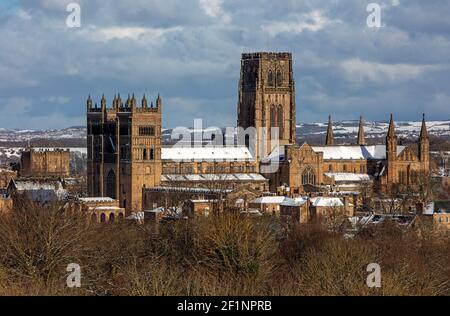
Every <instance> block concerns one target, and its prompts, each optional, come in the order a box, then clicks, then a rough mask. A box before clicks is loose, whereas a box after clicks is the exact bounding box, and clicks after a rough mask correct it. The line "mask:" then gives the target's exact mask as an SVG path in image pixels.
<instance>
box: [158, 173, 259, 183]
mask: <svg viewBox="0 0 450 316" xmlns="http://www.w3.org/2000/svg"><path fill="white" fill-rule="evenodd" d="M161 180H162V181H166V182H170V181H176V182H179V181H267V179H266V178H264V177H263V176H262V175H261V174H259V173H222V174H210V173H208V174H163V175H162V177H161Z"/></svg>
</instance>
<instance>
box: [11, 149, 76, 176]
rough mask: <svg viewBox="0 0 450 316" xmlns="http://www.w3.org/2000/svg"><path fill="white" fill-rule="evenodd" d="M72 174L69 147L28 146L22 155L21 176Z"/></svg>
mask: <svg viewBox="0 0 450 316" xmlns="http://www.w3.org/2000/svg"><path fill="white" fill-rule="evenodd" d="M69 176H70V151H69V150H68V149H66V150H64V149H55V150H50V149H35V148H28V149H26V150H24V151H23V152H22V155H21V157H20V171H19V177H62V178H66V177H69Z"/></svg>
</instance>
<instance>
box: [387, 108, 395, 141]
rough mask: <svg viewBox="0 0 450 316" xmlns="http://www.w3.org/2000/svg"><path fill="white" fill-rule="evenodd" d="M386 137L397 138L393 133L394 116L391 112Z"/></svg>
mask: <svg viewBox="0 0 450 316" xmlns="http://www.w3.org/2000/svg"><path fill="white" fill-rule="evenodd" d="M387 137H388V138H397V136H396V135H395V125H394V116H393V115H392V113H391V120H390V122H389V129H388V133H387Z"/></svg>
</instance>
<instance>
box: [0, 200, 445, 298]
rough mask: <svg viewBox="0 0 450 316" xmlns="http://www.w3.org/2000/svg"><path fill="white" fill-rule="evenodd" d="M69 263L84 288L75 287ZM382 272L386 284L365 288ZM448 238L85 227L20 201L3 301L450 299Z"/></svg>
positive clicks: (239, 226) (230, 217)
mask: <svg viewBox="0 0 450 316" xmlns="http://www.w3.org/2000/svg"><path fill="white" fill-rule="evenodd" d="M70 263H76V264H79V266H80V268H81V287H80V288H68V287H67V285H66V278H67V276H68V275H69V272H67V271H66V268H67V265H68V264H70ZM371 263H377V264H379V265H380V267H381V288H369V287H368V286H367V284H366V280H367V277H368V275H369V272H367V266H368V265H369V264H371ZM449 263H450V241H449V239H445V238H435V237H433V236H432V235H431V234H430V235H428V234H427V233H426V232H425V233H422V234H421V235H420V237H418V234H417V233H416V232H415V231H413V230H410V231H407V232H403V231H401V230H399V229H398V228H397V226H395V225H394V224H390V223H386V224H384V226H382V227H379V228H378V229H377V230H373V231H364V232H363V233H362V234H360V235H359V236H358V237H356V238H352V239H345V238H344V237H343V236H342V234H340V233H339V232H336V233H330V232H327V231H324V230H323V229H321V228H320V226H308V227H306V226H296V225H293V226H289V225H284V224H282V223H281V222H278V221H277V220H276V219H274V218H273V217H259V218H250V217H245V218H244V217H242V216H240V215H238V214H222V215H214V216H210V217H209V218H197V219H192V220H182V221H174V222H170V223H166V224H163V225H159V226H156V225H154V224H146V225H137V224H134V223H131V222H123V223H117V224H111V225H98V224H89V225H88V224H87V222H86V218H85V217H84V216H83V215H81V214H79V213H77V212H73V211H70V210H68V209H64V208H61V207H60V206H59V205H52V206H46V207H38V206H36V205H31V204H29V203H28V202H23V203H22V204H21V206H20V207H17V208H16V209H15V210H14V211H13V212H11V213H10V214H7V215H2V216H1V217H0V295H256V296H259V295H449V294H450V264H449Z"/></svg>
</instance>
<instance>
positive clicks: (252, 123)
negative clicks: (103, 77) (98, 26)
mask: <svg viewBox="0 0 450 316" xmlns="http://www.w3.org/2000/svg"><path fill="white" fill-rule="evenodd" d="M106 103H107V102H106V99H105V97H104V96H103V97H102V99H101V102H100V106H97V104H95V105H94V106H93V101H92V99H91V97H90V96H89V98H88V100H87V134H88V136H87V146H88V160H87V174H88V193H89V195H90V196H92V197H110V198H112V199H116V200H118V201H119V205H118V206H117V207H120V208H125V210H126V213H127V215H128V214H130V213H131V212H135V211H141V210H142V209H143V208H145V207H154V206H155V205H154V204H158V203H155V199H157V198H158V195H161V194H162V192H168V194H172V195H173V196H177V195H178V196H179V195H180V192H182V193H183V196H184V197H186V198H191V197H196V198H199V197H201V196H203V197H207V198H213V199H214V198H217V197H218V196H219V197H221V196H223V195H222V193H225V194H226V195H230V196H232V197H233V200H234V201H240V200H246V199H248V198H249V197H252V198H255V195H256V193H255V192H259V195H265V194H269V191H270V192H271V194H274V193H280V192H282V194H283V195H288V196H291V197H297V196H301V195H303V194H305V193H308V192H321V191H324V190H328V191H330V188H333V187H334V186H335V185H336V184H339V185H340V186H341V187H342V188H345V187H346V186H351V187H353V188H354V187H356V186H357V185H359V184H360V183H363V182H366V181H371V182H373V183H375V184H377V185H378V186H379V187H380V188H386V187H388V186H389V185H392V184H402V185H414V184H415V183H417V181H418V177H419V176H420V175H421V174H423V173H428V171H429V138H428V133H427V129H426V124H425V116H424V118H423V123H422V130H421V133H420V137H419V140H418V148H419V149H418V152H417V153H415V151H414V150H413V149H412V148H411V147H405V146H401V145H398V144H397V137H396V133H395V125H394V120H393V117H392V116H391V121H390V124H389V130H388V132H387V137H386V142H385V144H378V145H367V144H366V141H365V137H364V123H363V119H362V118H361V120H360V124H359V132H358V138H357V140H356V142H355V144H351V145H336V144H335V142H334V136H333V126H332V119H331V117H329V122H328V129H327V135H326V140H325V145H324V146H311V145H309V144H307V143H304V144H303V145H298V144H297V143H296V105H295V82H294V76H293V62H292V55H291V54H290V53H267V52H261V53H251V54H242V60H241V73H240V80H239V92H238V105H237V117H238V120H237V123H238V127H241V128H243V129H245V130H247V129H250V128H253V129H255V130H256V132H255V135H256V140H255V143H256V146H254V148H253V150H252V146H251V144H250V141H251V140H250V139H249V138H247V136H246V137H245V143H238V145H234V144H233V145H207V146H201V147H198V146H192V145H191V144H188V145H182V146H178V145H177V146H172V147H166V146H162V141H161V116H162V100H161V97H160V96H159V95H158V97H157V99H156V105H155V106H153V103H151V104H150V105H148V102H147V99H146V97H145V96H144V97H143V98H142V100H141V105H140V106H138V105H137V103H136V98H135V96H134V95H133V96H131V97H130V96H128V99H127V100H126V102H125V103H123V102H122V100H121V97H120V95H118V96H114V99H113V101H112V107H107V104H106ZM268 135H269V136H270V137H267V136H268ZM238 137H239V135H238ZM274 162H276V165H277V166H278V167H277V168H276V170H271V171H270V172H268V171H267V170H270V168H267V166H268V165H271V164H273V163H274ZM204 190H209V191H208V192H205V191H204ZM213 192H217V194H216V193H214V194H212V193H213ZM210 193H211V194H210ZM240 195H242V196H246V197H245V198H240ZM165 203H166V204H167V201H166V202H165ZM245 203H247V202H245Z"/></svg>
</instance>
